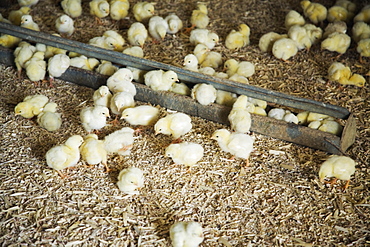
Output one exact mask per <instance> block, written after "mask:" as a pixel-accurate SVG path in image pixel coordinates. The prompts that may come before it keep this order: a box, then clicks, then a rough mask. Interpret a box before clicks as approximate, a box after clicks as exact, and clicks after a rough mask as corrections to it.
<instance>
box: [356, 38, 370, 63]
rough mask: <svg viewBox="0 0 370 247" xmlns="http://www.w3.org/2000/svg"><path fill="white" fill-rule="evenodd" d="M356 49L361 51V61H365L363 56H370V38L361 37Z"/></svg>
mask: <svg viewBox="0 0 370 247" xmlns="http://www.w3.org/2000/svg"><path fill="white" fill-rule="evenodd" d="M356 51H357V52H358V53H360V62H363V60H362V57H370V38H367V39H361V40H360V41H359V42H358V43H357V47H356Z"/></svg>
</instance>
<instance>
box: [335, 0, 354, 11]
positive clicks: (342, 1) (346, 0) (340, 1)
mask: <svg viewBox="0 0 370 247" xmlns="http://www.w3.org/2000/svg"><path fill="white" fill-rule="evenodd" d="M334 5H336V6H341V7H343V8H345V9H346V10H348V12H350V13H355V11H356V8H357V6H356V4H355V3H353V2H352V1H350V0H337V1H336V2H335V4H334Z"/></svg>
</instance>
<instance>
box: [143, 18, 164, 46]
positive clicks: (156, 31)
mask: <svg viewBox="0 0 370 247" xmlns="http://www.w3.org/2000/svg"><path fill="white" fill-rule="evenodd" d="M167 30H168V23H167V22H166V21H165V20H164V19H163V17H161V16H152V17H151V18H150V19H149V26H148V32H149V34H150V36H152V38H153V39H154V40H156V41H160V40H164V37H165V36H166V33H167Z"/></svg>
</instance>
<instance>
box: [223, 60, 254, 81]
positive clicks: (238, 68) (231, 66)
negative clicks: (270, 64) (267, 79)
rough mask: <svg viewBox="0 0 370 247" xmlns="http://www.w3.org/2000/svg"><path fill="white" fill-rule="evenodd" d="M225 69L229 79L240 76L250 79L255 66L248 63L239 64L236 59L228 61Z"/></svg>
mask: <svg viewBox="0 0 370 247" xmlns="http://www.w3.org/2000/svg"><path fill="white" fill-rule="evenodd" d="M224 69H225V70H226V73H227V75H228V76H229V77H231V76H232V75H234V74H238V75H241V76H244V77H250V76H252V75H253V74H254V72H255V68H254V64H253V63H251V62H247V61H242V62H238V61H236V60H235V59H228V60H227V61H226V62H225V63H224Z"/></svg>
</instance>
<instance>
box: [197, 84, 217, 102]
mask: <svg viewBox="0 0 370 247" xmlns="http://www.w3.org/2000/svg"><path fill="white" fill-rule="evenodd" d="M191 97H192V98H193V99H195V100H196V101H197V102H198V103H199V104H201V105H210V104H212V103H213V102H215V101H216V97H217V90H216V88H215V87H214V86H212V85H210V84H205V83H199V84H196V85H195V86H194V87H193V88H192V90H191Z"/></svg>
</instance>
